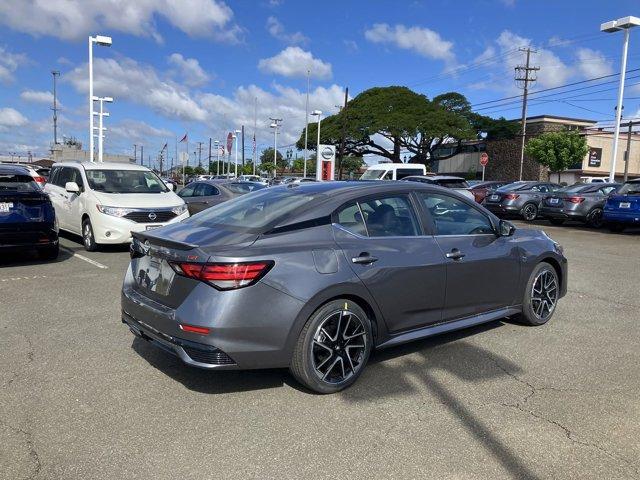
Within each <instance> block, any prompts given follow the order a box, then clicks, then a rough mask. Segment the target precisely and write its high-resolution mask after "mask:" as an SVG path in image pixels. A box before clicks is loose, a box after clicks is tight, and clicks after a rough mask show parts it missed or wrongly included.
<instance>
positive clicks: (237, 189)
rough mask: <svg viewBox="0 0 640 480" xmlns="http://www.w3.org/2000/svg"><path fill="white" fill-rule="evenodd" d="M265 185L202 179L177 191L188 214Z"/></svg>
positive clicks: (259, 188) (260, 188)
mask: <svg viewBox="0 0 640 480" xmlns="http://www.w3.org/2000/svg"><path fill="white" fill-rule="evenodd" d="M263 188H266V185H264V184H262V183H257V182H242V181H219V180H203V181H201V182H193V183H190V184H189V185H187V186H186V187H184V188H183V189H182V190H180V191H179V192H178V196H179V197H180V198H182V199H183V200H184V202H185V203H186V204H187V208H188V209H189V214H190V215H193V214H195V213H198V212H201V211H203V210H205V209H207V208H209V207H212V206H214V205H218V204H219V203H223V202H226V201H227V200H231V199H232V198H235V197H238V196H240V195H244V194H245V193H249V192H253V191H256V190H262V189H263Z"/></svg>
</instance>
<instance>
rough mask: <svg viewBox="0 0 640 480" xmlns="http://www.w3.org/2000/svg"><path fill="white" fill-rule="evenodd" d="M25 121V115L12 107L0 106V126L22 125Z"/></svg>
mask: <svg viewBox="0 0 640 480" xmlns="http://www.w3.org/2000/svg"><path fill="white" fill-rule="evenodd" d="M27 121H28V120H27V119H26V117H25V116H24V115H22V114H21V113H20V112H19V111H17V110H16V109H14V108H10V107H5V108H0V128H12V127H22V126H23V125H26V123H27Z"/></svg>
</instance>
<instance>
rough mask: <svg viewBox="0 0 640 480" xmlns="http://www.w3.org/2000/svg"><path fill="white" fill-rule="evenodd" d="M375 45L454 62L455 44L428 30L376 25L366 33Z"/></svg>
mask: <svg viewBox="0 0 640 480" xmlns="http://www.w3.org/2000/svg"><path fill="white" fill-rule="evenodd" d="M364 36H365V38H366V39H367V40H369V41H370V42H373V43H382V44H390V45H394V46H396V47H398V48H401V49H403V50H412V51H414V52H416V53H417V54H419V55H422V56H423V57H426V58H433V59H437V60H444V61H446V62H453V61H454V59H455V56H454V54H453V42H450V41H448V40H444V39H443V38H442V37H441V36H440V34H439V33H437V32H435V31H433V30H430V29H428V28H421V27H406V26H404V25H395V26H394V27H392V26H390V25H388V24H386V23H376V24H375V25H373V27H371V28H370V29H368V30H367V31H365V32H364Z"/></svg>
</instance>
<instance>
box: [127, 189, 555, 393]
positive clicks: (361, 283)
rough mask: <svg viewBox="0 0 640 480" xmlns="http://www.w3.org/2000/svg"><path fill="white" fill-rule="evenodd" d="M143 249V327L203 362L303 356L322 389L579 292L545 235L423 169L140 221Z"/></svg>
mask: <svg viewBox="0 0 640 480" xmlns="http://www.w3.org/2000/svg"><path fill="white" fill-rule="evenodd" d="M131 257H132V259H131V263H130V266H129V268H128V270H127V273H126V275H125V279H124V283H123V287H122V296H121V301H122V321H123V322H124V323H125V324H126V325H127V326H128V327H129V328H130V330H131V332H133V333H134V334H135V335H137V336H138V337H140V338H142V339H144V340H148V341H150V342H151V343H153V344H155V345H156V346H160V347H162V348H163V349H165V350H167V351H169V352H172V353H174V354H176V355H177V356H178V357H179V358H180V359H181V360H182V361H183V362H185V363H187V364H189V365H192V366H196V367H201V368H206V369H222V370H227V369H253V368H280V367H289V368H290V369H291V372H292V373H293V375H294V376H295V378H297V379H298V380H299V381H300V382H301V383H302V384H303V385H305V386H306V387H308V388H309V389H311V390H313V391H316V392H320V393H332V392H337V391H339V390H342V389H344V388H346V387H348V386H349V385H351V384H353V382H355V381H356V379H357V378H358V376H359V375H360V374H361V373H362V370H363V369H364V367H365V365H366V363H367V360H368V358H369V354H370V353H371V350H372V349H373V348H384V347H387V346H392V345H398V344H401V343H404V342H408V341H412V340H416V339H420V338H424V337H428V336H430V335H435V334H439V333H443V332H447V331H451V330H457V329H461V328H465V327H469V326H472V325H477V324H480V323H483V322H489V321H492V320H496V319H499V318H503V317H505V316H514V317H517V318H519V319H520V320H521V321H522V322H524V323H526V324H529V325H541V324H544V323H546V322H547V321H549V319H550V318H551V317H552V316H553V314H554V311H555V309H556V305H557V302H558V300H559V299H560V298H561V297H562V296H563V295H564V294H565V293H566V290H567V285H566V282H567V281H566V279H567V260H566V258H565V257H564V255H563V253H562V248H561V247H560V245H558V244H557V243H556V242H554V241H553V240H551V239H550V238H549V237H548V236H547V235H546V234H545V233H544V232H541V231H539V230H534V229H516V228H515V227H514V226H513V225H512V224H510V223H509V222H508V221H501V220H499V219H498V218H496V217H495V216H494V215H493V214H491V213H490V212H488V211H487V210H485V209H484V208H482V206H480V205H478V204H477V203H475V202H474V201H469V200H467V199H465V198H462V197H460V196H459V195H458V194H455V193H453V192H451V191H450V190H447V189H444V188H441V187H438V186H434V185H427V184H422V183H417V182H379V183H370V182H314V183H308V184H304V185H289V186H280V187H274V188H268V189H264V190H261V191H259V192H256V193H252V194H250V195H246V196H244V197H239V198H235V199H233V200H230V201H229V202H226V203H223V204H220V205H217V206H215V207H212V208H210V209H208V210H206V211H204V212H202V213H201V214H198V215H195V216H193V217H191V218H189V219H187V220H185V221H184V222H182V223H180V224H177V225H169V226H167V227H164V228H161V229H158V230H155V231H152V232H136V233H134V241H133V243H132V249H131ZM488 272H489V273H488ZM487 275H489V276H487ZM480 278H481V279H484V280H483V281H478V279H480Z"/></svg>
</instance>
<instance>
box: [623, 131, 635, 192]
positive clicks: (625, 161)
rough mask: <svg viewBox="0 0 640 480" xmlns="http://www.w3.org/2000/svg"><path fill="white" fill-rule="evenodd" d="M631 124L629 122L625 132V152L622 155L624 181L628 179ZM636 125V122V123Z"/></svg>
mask: <svg viewBox="0 0 640 480" xmlns="http://www.w3.org/2000/svg"><path fill="white" fill-rule="evenodd" d="M633 125H634V124H633V122H632V121H631V120H629V130H628V131H627V151H626V152H625V153H624V181H625V182H626V181H627V180H628V178H629V161H630V160H631V133H632V129H633ZM636 125H638V122H636Z"/></svg>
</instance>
